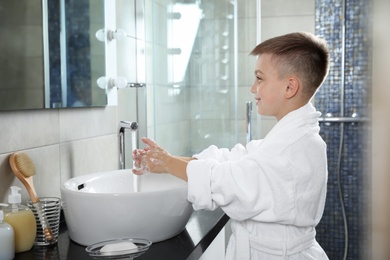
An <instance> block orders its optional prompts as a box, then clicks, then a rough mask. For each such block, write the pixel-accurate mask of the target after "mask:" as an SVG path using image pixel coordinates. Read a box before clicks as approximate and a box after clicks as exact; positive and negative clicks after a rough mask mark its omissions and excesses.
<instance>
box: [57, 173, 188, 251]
mask: <svg viewBox="0 0 390 260" xmlns="http://www.w3.org/2000/svg"><path fill="white" fill-rule="evenodd" d="M133 176H134V175H133V173H132V172H131V170H128V169H125V170H117V171H109V172H101V173H93V174H88V175H83V176H79V177H74V178H71V179H69V180H67V181H66V182H65V183H64V184H63V185H62V186H61V195H62V201H63V209H64V214H65V221H66V224H67V228H68V231H69V236H70V238H71V239H72V240H73V241H75V242H76V243H79V244H81V245H85V246H88V245H91V244H94V243H97V242H101V241H106V240H111V239H118V238H143V239H148V240H150V241H152V242H158V241H162V240H166V239H169V238H171V237H173V236H176V235H177V234H179V233H180V232H181V231H182V230H183V229H184V227H185V225H186V224H187V222H188V220H189V218H190V216H191V214H192V212H193V209H192V205H191V204H190V203H189V202H188V200H187V183H186V182H185V181H183V180H181V179H178V178H176V177H174V176H172V175H170V174H147V175H144V176H139V177H138V192H134V190H133V178H134V177H133Z"/></svg>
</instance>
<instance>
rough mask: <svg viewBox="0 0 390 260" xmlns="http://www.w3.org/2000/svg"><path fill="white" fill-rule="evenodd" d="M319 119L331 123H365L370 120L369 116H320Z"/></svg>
mask: <svg viewBox="0 0 390 260" xmlns="http://www.w3.org/2000/svg"><path fill="white" fill-rule="evenodd" d="M318 121H320V122H329V123H363V122H369V121H370V120H369V119H368V118H367V117H320V118H319V119H318Z"/></svg>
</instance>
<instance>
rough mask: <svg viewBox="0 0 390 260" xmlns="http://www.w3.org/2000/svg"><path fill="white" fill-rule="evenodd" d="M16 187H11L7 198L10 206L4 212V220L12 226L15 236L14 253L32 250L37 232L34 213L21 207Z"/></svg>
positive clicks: (18, 189) (20, 197) (20, 198)
mask: <svg viewBox="0 0 390 260" xmlns="http://www.w3.org/2000/svg"><path fill="white" fill-rule="evenodd" d="M20 190H21V188H19V187H18V186H12V187H11V193H10V195H9V196H8V203H9V204H10V205H9V206H8V207H7V208H6V209H5V210H4V213H5V216H4V220H5V222H7V223H8V224H10V225H11V226H12V228H13V229H14V235H15V253H20V252H25V251H28V250H30V249H31V248H32V246H33V245H34V241H35V236H36V232H37V223H36V221H35V217H34V213H33V212H32V211H31V210H30V209H29V208H28V207H26V206H24V205H21V202H22V196H21V195H20V193H19V191H20Z"/></svg>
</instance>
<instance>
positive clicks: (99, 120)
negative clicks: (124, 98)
mask: <svg viewBox="0 0 390 260" xmlns="http://www.w3.org/2000/svg"><path fill="white" fill-rule="evenodd" d="M59 111H60V113H59V133H60V141H61V142H69V141H74V140H80V139H85V138H92V137H97V136H101V135H107V134H113V133H115V132H116V131H117V127H118V120H117V108H116V107H115V106H107V107H104V108H82V109H77V108H76V109H60V110H59Z"/></svg>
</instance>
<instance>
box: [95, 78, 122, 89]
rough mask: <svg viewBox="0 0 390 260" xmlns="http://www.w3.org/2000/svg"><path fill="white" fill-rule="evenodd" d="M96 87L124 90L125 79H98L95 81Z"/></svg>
mask: <svg viewBox="0 0 390 260" xmlns="http://www.w3.org/2000/svg"><path fill="white" fill-rule="evenodd" d="M96 83H97V85H98V86H99V88H101V89H111V88H118V89H119V88H125V87H126V86H127V79H126V78H124V77H117V78H107V77H100V78H98V80H97V81H96Z"/></svg>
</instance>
